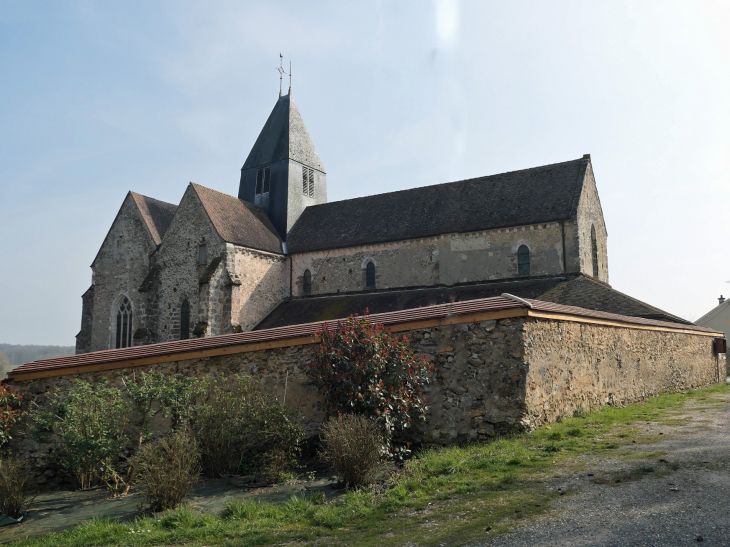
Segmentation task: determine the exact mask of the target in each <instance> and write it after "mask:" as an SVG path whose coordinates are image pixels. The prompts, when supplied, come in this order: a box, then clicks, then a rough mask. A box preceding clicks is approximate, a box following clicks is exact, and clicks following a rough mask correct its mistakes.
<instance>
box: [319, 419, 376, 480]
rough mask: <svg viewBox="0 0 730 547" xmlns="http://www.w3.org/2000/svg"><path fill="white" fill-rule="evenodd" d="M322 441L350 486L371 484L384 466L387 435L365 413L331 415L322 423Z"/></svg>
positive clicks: (327, 455)
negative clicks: (384, 442) (384, 445)
mask: <svg viewBox="0 0 730 547" xmlns="http://www.w3.org/2000/svg"><path fill="white" fill-rule="evenodd" d="M322 445H323V450H322V458H323V459H324V461H326V462H327V463H328V464H329V465H330V466H331V467H332V470H333V471H334V472H335V473H337V476H338V477H340V479H341V480H342V482H343V483H344V484H345V486H346V487H347V488H357V487H359V486H365V485H367V484H370V483H371V482H372V481H373V479H374V477H375V474H376V473H377V472H378V471H380V470H381V469H382V468H383V459H384V458H383V456H384V454H383V448H382V447H383V436H382V434H381V433H380V428H379V427H378V425H377V424H376V423H375V422H374V421H372V420H370V419H368V418H366V417H364V416H355V415H352V414H348V415H345V416H339V417H337V418H330V419H329V420H328V421H327V422H326V423H325V424H324V426H323V427H322Z"/></svg>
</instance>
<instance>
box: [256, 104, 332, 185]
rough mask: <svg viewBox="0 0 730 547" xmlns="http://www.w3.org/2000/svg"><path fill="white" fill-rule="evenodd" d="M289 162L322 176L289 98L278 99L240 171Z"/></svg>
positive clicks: (315, 151) (313, 150) (305, 133)
mask: <svg viewBox="0 0 730 547" xmlns="http://www.w3.org/2000/svg"><path fill="white" fill-rule="evenodd" d="M286 159H291V160H294V161H298V162H299V163H302V164H304V165H307V166H309V167H313V168H314V169H317V170H319V171H322V172H324V166H323V165H322V160H320V159H319V154H317V150H316V149H315V148H314V143H313V142H312V138H311V137H310V136H309V132H308V131H307V128H306V126H305V125H304V121H303V120H302V116H301V114H299V109H298V108H297V105H296V104H294V100H293V99H292V98H291V94H289V95H284V96H283V97H279V100H277V101H276V104H275V105H274V109H273V110H272V111H271V114H269V118H268V119H267V120H266V123H265V124H264V127H263V129H262V130H261V133H259V136H258V138H257V139H256V143H254V145H253V148H252V149H251V152H249V154H248V157H247V158H246V161H245V162H244V164H243V169H249V168H251V167H258V166H259V165H267V164H270V163H275V162H277V161H282V160H286Z"/></svg>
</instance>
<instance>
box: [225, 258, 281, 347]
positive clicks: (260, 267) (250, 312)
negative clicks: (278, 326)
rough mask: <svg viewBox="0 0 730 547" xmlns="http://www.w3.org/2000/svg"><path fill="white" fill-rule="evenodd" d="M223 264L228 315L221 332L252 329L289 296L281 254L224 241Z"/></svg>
mask: <svg viewBox="0 0 730 547" xmlns="http://www.w3.org/2000/svg"><path fill="white" fill-rule="evenodd" d="M226 268H227V271H228V272H229V273H228V275H229V277H230V278H231V279H230V283H231V291H232V294H231V317H230V319H229V320H228V321H227V322H226V321H224V323H227V324H222V325H221V333H223V332H232V329H235V330H237V331H238V330H240V331H243V332H246V331H249V330H251V329H253V328H254V327H255V326H256V324H258V323H259V322H260V321H261V320H262V319H263V318H264V317H266V316H267V315H268V314H269V313H271V311H272V310H273V309H274V308H275V307H276V306H278V305H279V304H280V303H281V301H282V300H284V298H287V297H288V296H289V260H288V259H287V258H286V257H285V256H281V255H274V254H271V253H264V252H260V251H252V250H250V249H246V248H244V247H238V246H236V245H231V244H228V256H227V262H226ZM224 328H227V329H228V330H224Z"/></svg>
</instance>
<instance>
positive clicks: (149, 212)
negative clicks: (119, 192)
mask: <svg viewBox="0 0 730 547" xmlns="http://www.w3.org/2000/svg"><path fill="white" fill-rule="evenodd" d="M129 194H130V195H131V196H132V199H133V200H134V202H135V203H136V204H137V208H138V209H139V212H140V214H141V215H142V218H143V219H144V221H145V224H146V225H147V228H148V229H149V231H150V234H151V235H152V239H153V240H154V242H155V245H159V244H160V243H162V238H163V236H164V235H165V232H167V229H168V228H169V227H170V224H172V219H173V217H174V216H175V211H177V205H174V204H172V203H167V202H166V201H160V200H159V199H153V198H150V197H147V196H143V195H142V194H137V193H136V192H129Z"/></svg>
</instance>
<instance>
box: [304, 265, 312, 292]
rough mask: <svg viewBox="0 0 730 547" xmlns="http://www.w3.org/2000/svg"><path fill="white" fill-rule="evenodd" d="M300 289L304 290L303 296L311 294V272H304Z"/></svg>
mask: <svg viewBox="0 0 730 547" xmlns="http://www.w3.org/2000/svg"><path fill="white" fill-rule="evenodd" d="M302 288H303V289H304V294H312V272H310V271H309V270H304V276H303V278H302Z"/></svg>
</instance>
